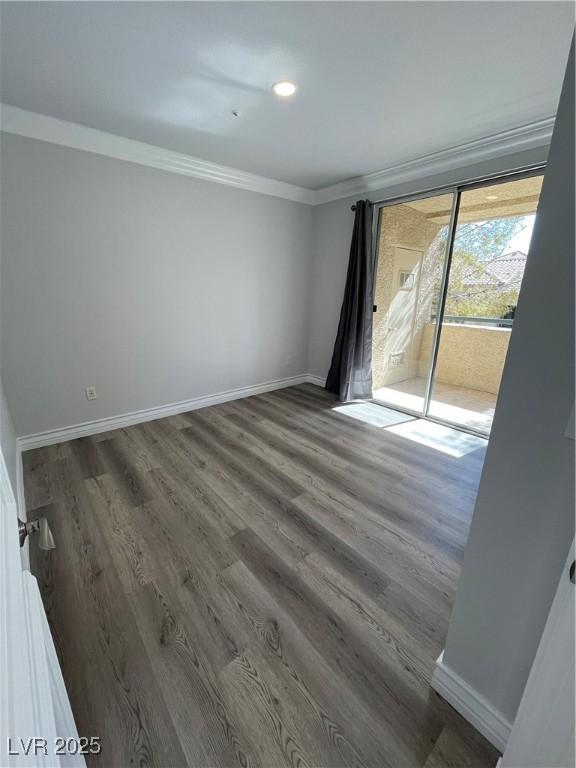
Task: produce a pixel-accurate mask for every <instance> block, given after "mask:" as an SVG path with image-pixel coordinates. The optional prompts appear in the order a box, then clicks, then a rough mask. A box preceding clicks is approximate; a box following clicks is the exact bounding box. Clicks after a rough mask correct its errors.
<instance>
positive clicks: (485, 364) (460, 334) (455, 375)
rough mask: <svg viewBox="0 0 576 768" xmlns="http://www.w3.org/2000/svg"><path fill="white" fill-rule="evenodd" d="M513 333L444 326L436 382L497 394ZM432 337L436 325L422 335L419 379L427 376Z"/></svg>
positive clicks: (495, 329)
mask: <svg viewBox="0 0 576 768" xmlns="http://www.w3.org/2000/svg"><path fill="white" fill-rule="evenodd" d="M510 334H511V330H510V328H486V327H482V326H478V325H475V326H474V325H457V324H454V325H450V324H444V325H443V326H442V334H441V336H440V347H439V349H438V360H437V362H436V371H435V376H436V380H437V381H441V382H443V383H444V384H453V385H454V386H458V387H468V388H469V389H479V390H481V391H483V392H490V393H492V394H494V395H497V394H498V389H499V387H500V379H501V378H502V370H503V368H504V361H505V360H506V354H507V352H508V343H509V341H510ZM433 335H434V323H427V324H426V325H425V327H424V330H423V333H422V344H421V347H420V359H419V365H418V374H419V376H426V374H427V371H428V363H429V360H430V355H431V354H432V340H433Z"/></svg>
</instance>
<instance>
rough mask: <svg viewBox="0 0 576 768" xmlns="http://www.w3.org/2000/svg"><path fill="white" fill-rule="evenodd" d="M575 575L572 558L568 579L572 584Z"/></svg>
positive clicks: (574, 565) (575, 569) (575, 570)
mask: <svg viewBox="0 0 576 768" xmlns="http://www.w3.org/2000/svg"><path fill="white" fill-rule="evenodd" d="M575 575H576V560H572V565H571V566H570V581H571V582H572V584H574V583H575Z"/></svg>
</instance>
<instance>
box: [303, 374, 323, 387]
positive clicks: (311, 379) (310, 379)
mask: <svg viewBox="0 0 576 768" xmlns="http://www.w3.org/2000/svg"><path fill="white" fill-rule="evenodd" d="M306 382H307V383H308V384H316V386H317V387H325V386H326V378H322V377H321V376H315V375H314V374H313V373H309V374H308V375H307V376H306Z"/></svg>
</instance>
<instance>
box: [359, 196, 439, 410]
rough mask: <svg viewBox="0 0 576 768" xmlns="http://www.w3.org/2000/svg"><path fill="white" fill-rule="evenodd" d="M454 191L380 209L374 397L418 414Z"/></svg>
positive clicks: (374, 341)
mask: <svg viewBox="0 0 576 768" xmlns="http://www.w3.org/2000/svg"><path fill="white" fill-rule="evenodd" d="M453 205H454V195H453V194H447V195H435V196H431V197H425V198H421V199H417V200H410V201H408V202H405V203H404V202H402V203H398V204H395V205H387V206H385V207H383V208H382V209H381V212H380V223H379V230H378V232H379V234H378V268H377V271H376V290H375V298H374V302H375V314H374V326H373V342H372V370H373V387H374V394H373V396H374V399H375V400H379V401H382V402H385V403H386V404H387V405H390V406H392V407H395V408H400V409H401V410H405V411H410V412H415V413H421V412H422V411H423V408H424V404H425V401H426V393H427V386H428V373H429V371H430V365H431V362H432V345H431V343H430V339H431V338H432V337H433V336H434V331H435V326H436V323H437V320H436V319H435V317H436V313H437V308H438V301H439V295H440V293H439V291H440V286H441V283H442V274H443V269H444V264H445V261H446V248H447V243H448V232H449V223H450V217H451V213H452V209H453Z"/></svg>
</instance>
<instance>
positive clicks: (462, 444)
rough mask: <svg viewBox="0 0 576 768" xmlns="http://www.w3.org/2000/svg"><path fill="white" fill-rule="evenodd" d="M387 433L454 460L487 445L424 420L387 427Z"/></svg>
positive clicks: (470, 436) (413, 420)
mask: <svg viewBox="0 0 576 768" xmlns="http://www.w3.org/2000/svg"><path fill="white" fill-rule="evenodd" d="M387 431H388V432H392V433H393V434H395V435H399V436H400V437H405V438H406V439H407V440H413V441H414V442H416V443H420V444H421V445H426V446H427V447H428V448H434V449H435V450H437V451H441V452H442V453H447V454H448V455H449V456H454V457H456V458H461V457H462V456H466V454H468V453H472V452H473V451H477V450H478V449H479V448H485V447H486V445H487V443H488V441H487V440H485V439H484V438H483V437H477V436H476V435H469V434H467V433H466V432H460V431H459V430H457V429H451V428H450V427H445V426H443V425H442V424H434V422H432V421H425V420H424V419H412V420H411V421H409V422H405V423H403V424H395V425H392V426H390V427H388V429H387Z"/></svg>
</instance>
